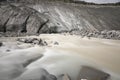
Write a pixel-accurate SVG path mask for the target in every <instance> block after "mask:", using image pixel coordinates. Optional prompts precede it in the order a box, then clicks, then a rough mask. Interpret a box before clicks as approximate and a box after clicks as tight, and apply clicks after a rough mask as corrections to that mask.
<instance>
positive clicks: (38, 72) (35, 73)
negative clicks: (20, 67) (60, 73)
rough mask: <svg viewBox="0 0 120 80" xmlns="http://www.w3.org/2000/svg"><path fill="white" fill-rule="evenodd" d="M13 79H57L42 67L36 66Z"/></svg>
mask: <svg viewBox="0 0 120 80" xmlns="http://www.w3.org/2000/svg"><path fill="white" fill-rule="evenodd" d="M14 80H57V78H56V77H55V76H54V75H51V74H49V73H48V72H47V71H46V70H45V69H43V68H36V69H31V70H27V71H26V72H24V73H23V74H22V75H21V76H20V77H18V78H16V79H14Z"/></svg>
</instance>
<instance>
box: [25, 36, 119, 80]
mask: <svg viewBox="0 0 120 80" xmlns="http://www.w3.org/2000/svg"><path fill="white" fill-rule="evenodd" d="M43 36H44V35H43ZM43 38H47V39H48V40H53V41H54V40H56V41H58V42H59V45H58V46H54V47H52V48H49V47H48V48H46V52H45V53H43V55H44V56H43V57H42V58H41V59H39V60H37V61H35V62H33V63H32V64H30V65H29V66H28V67H27V68H28V69H34V68H39V67H42V68H45V69H46V70H47V71H48V72H49V73H51V74H54V75H56V76H58V75H60V74H68V75H70V77H71V79H72V80H78V77H79V73H80V69H81V67H82V66H90V67H93V68H96V69H99V70H101V71H104V72H106V73H108V74H110V76H111V78H110V80H120V69H119V67H120V63H119V59H120V57H119V55H120V54H119V53H120V49H119V47H120V45H119V41H114V40H111V41H110V40H99V39H91V40H89V39H79V38H78V37H75V36H66V37H65V36H61V35H57V36H56V35H49V38H48V36H47V35H46V37H43ZM68 38H69V39H68Z"/></svg>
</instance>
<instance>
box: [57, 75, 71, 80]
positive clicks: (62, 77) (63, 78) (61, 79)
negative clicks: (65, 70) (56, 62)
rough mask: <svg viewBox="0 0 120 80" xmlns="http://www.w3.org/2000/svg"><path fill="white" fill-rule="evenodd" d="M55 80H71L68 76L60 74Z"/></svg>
mask: <svg viewBox="0 0 120 80" xmlns="http://www.w3.org/2000/svg"><path fill="white" fill-rule="evenodd" d="M57 80H71V78H70V76H69V75H68V74H61V75H59V76H58V78H57Z"/></svg>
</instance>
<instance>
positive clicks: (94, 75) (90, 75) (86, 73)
mask: <svg viewBox="0 0 120 80" xmlns="http://www.w3.org/2000/svg"><path fill="white" fill-rule="evenodd" d="M109 77H110V75H109V74H108V73H106V72H104V71H101V70H98V69H95V68H93V67H89V66H83V67H82V68H81V70H80V76H79V80H81V79H87V80H107V79H108V78H109Z"/></svg>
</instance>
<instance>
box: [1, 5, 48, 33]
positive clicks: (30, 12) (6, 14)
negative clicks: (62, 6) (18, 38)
mask: <svg viewBox="0 0 120 80" xmlns="http://www.w3.org/2000/svg"><path fill="white" fill-rule="evenodd" d="M0 19H2V20H0V32H4V33H7V32H11V33H12V32H14V33H16V34H15V35H17V34H18V33H27V34H36V33H40V32H41V31H44V30H41V29H42V28H43V27H46V28H47V25H46V24H47V22H48V19H47V18H45V16H44V15H43V14H41V13H39V12H38V11H36V10H34V9H32V8H29V7H27V6H25V5H11V4H4V5H1V7H0ZM46 30H47V29H46ZM44 32H46V31H44ZM8 35H10V34H8Z"/></svg>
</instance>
